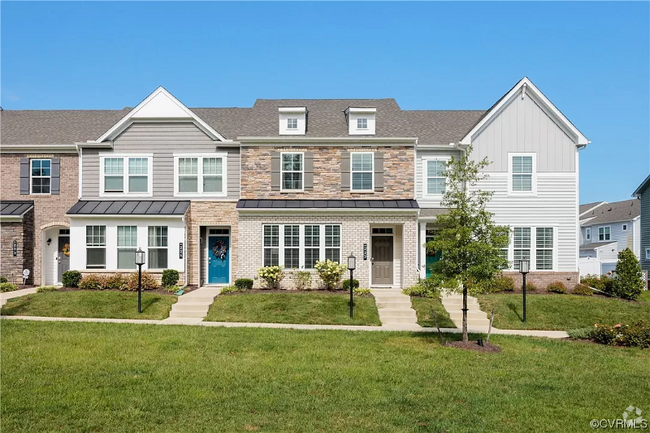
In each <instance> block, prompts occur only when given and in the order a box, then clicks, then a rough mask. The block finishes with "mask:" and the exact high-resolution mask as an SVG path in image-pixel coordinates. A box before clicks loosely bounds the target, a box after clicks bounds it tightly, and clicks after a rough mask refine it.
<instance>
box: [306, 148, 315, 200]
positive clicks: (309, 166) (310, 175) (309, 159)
mask: <svg viewBox="0 0 650 433" xmlns="http://www.w3.org/2000/svg"><path fill="white" fill-rule="evenodd" d="M304 155H305V156H304V158H305V161H304V163H305V167H304V168H305V185H304V188H305V191H312V190H313V189H314V152H305V154H304Z"/></svg>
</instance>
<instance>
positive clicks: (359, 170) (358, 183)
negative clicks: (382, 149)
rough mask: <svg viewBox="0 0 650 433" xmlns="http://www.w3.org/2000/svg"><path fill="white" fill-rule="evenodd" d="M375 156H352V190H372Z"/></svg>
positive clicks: (368, 154) (358, 154)
mask: <svg viewBox="0 0 650 433" xmlns="http://www.w3.org/2000/svg"><path fill="white" fill-rule="evenodd" d="M373 158H374V154H372V153H353V154H352V155H351V162H352V165H351V173H352V190H353V191H354V190H361V191H364V190H372V188H373V184H372V177H373V173H372V164H373Z"/></svg>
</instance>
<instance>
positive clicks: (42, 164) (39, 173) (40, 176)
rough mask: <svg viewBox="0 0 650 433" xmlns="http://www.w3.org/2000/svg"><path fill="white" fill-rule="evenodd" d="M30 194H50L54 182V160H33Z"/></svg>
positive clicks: (31, 164) (31, 163)
mask: <svg viewBox="0 0 650 433" xmlns="http://www.w3.org/2000/svg"><path fill="white" fill-rule="evenodd" d="M29 163H30V174H29V177H30V192H31V193H32V194H50V191H51V189H50V187H51V182H52V160H51V159H32V160H31V161H30V162H29Z"/></svg>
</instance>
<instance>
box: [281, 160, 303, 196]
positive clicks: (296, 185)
mask: <svg viewBox="0 0 650 433" xmlns="http://www.w3.org/2000/svg"><path fill="white" fill-rule="evenodd" d="M302 157H303V155H302V153H283V154H282V167H281V171H282V189H298V190H300V189H302V170H303V162H302Z"/></svg>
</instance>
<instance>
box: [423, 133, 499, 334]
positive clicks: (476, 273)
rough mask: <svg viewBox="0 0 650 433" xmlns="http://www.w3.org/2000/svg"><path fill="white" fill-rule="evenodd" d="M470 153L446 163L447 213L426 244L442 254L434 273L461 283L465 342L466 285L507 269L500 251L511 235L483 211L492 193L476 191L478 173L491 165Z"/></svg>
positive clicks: (445, 202) (444, 197)
mask: <svg viewBox="0 0 650 433" xmlns="http://www.w3.org/2000/svg"><path fill="white" fill-rule="evenodd" d="M471 152H472V147H471V146H469V147H468V148H467V150H466V151H465V152H463V153H461V156H460V157H459V158H453V157H452V158H451V160H450V161H449V162H448V163H447V186H446V190H445V194H444V196H443V199H442V205H443V206H445V207H447V208H448V209H449V212H448V213H447V214H444V215H439V216H438V220H437V222H438V224H439V225H440V231H439V232H438V234H437V235H436V237H435V238H434V240H433V241H430V242H428V243H427V244H426V248H427V250H428V251H429V252H431V251H442V257H441V258H440V261H439V262H438V263H437V264H436V265H437V266H436V269H437V271H438V272H440V273H442V274H443V275H444V276H445V277H447V278H455V279H456V280H458V281H459V282H460V283H461V286H462V293H463V341H468V336H467V288H468V285H469V284H477V283H478V284H480V283H482V282H486V281H489V280H491V279H492V278H493V277H494V276H495V275H496V274H497V273H499V272H500V270H501V269H503V268H505V267H507V266H508V261H507V260H506V259H505V258H504V257H503V256H502V255H501V249H502V248H506V247H507V246H508V242H509V231H510V229H509V228H508V227H506V226H497V225H495V224H494V222H493V221H492V213H490V212H488V211H487V210H486V209H485V207H486V205H487V203H488V202H489V201H490V199H491V198H492V192H491V191H483V190H481V189H479V188H478V187H477V184H478V182H480V181H481V180H483V179H486V178H487V175H486V174H485V173H482V172H481V170H482V169H483V168H485V167H487V166H488V165H489V164H490V163H489V162H488V161H487V159H483V160H482V161H473V160H471V159H470V154H471Z"/></svg>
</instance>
